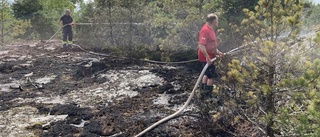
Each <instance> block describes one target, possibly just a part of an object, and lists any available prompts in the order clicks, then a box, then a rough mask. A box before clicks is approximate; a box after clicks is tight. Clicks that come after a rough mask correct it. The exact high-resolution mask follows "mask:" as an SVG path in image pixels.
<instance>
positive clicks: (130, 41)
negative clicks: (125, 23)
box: [128, 0, 133, 57]
mask: <svg viewBox="0 0 320 137" xmlns="http://www.w3.org/2000/svg"><path fill="white" fill-rule="evenodd" d="M129 1H130V2H129V5H128V8H129V12H130V13H129V22H130V26H129V35H130V36H129V37H130V38H129V44H128V45H129V51H130V57H132V56H131V55H132V48H133V47H132V46H133V45H132V23H133V19H132V14H133V13H132V7H131V6H132V5H133V4H132V0H129Z"/></svg>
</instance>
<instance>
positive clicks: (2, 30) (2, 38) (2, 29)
mask: <svg viewBox="0 0 320 137" xmlns="http://www.w3.org/2000/svg"><path fill="white" fill-rule="evenodd" d="M1 22H2V24H1V45H3V44H4V35H3V34H4V0H2V3H1Z"/></svg>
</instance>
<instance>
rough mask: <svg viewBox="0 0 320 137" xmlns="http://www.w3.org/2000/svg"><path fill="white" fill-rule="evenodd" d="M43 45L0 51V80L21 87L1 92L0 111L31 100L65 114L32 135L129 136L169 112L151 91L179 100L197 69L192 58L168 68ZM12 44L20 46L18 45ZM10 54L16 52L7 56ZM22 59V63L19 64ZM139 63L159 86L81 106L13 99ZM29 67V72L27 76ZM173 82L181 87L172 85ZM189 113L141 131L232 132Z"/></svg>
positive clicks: (93, 81)
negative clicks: (15, 82) (44, 80)
mask: <svg viewBox="0 0 320 137" xmlns="http://www.w3.org/2000/svg"><path fill="white" fill-rule="evenodd" d="M50 44H51V45H54V44H55V43H49V45H50ZM46 46H47V45H43V43H42V44H41V43H39V44H37V45H36V46H34V47H31V46H28V45H25V46H21V49H20V50H19V51H17V49H11V48H10V47H6V49H8V50H10V52H9V53H8V54H6V55H1V54H0V55H1V56H2V60H3V62H2V63H1V64H0V74H1V75H0V83H8V82H12V79H14V80H20V81H23V82H22V83H20V84H19V86H21V89H22V90H21V89H18V88H13V89H10V90H11V91H10V92H0V104H1V107H0V111H6V110H10V109H12V108H14V107H21V106H33V107H36V108H37V109H38V113H39V114H49V115H68V116H67V118H66V119H65V120H63V121H57V122H52V123H50V124H49V125H46V126H41V125H34V126H30V127H29V128H27V129H28V130H30V131H33V132H34V133H35V134H36V135H37V136H43V137H56V136H63V137H64V136H66V137H99V136H112V135H113V136H117V137H127V136H134V135H136V134H138V133H139V132H141V131H142V130H144V129H145V128H147V127H148V126H150V125H151V124H153V123H154V122H156V121H158V120H160V119H162V118H163V117H165V116H168V115H170V114H172V113H174V111H173V110H172V109H169V108H168V106H164V105H155V104H153V100H154V98H155V97H157V96H158V95H159V94H170V95H176V96H174V97H173V98H171V99H170V100H169V102H170V103H171V104H170V105H169V107H170V106H174V105H181V104H183V103H184V102H185V101H186V100H187V98H188V95H189V94H183V93H190V92H191V90H192V88H193V86H194V83H195V81H196V79H197V77H198V74H199V70H198V67H197V66H196V65H197V63H194V64H193V65H194V66H195V67H193V65H190V64H188V66H184V65H180V66H176V68H175V69H172V68H168V67H164V66H162V65H155V64H148V63H145V62H142V61H137V60H131V59H119V58H116V57H99V56H95V55H91V54H88V53H85V52H81V50H78V49H76V48H74V49H69V50H61V48H60V47H58V46H56V47H55V48H56V49H53V50H50V49H46ZM15 48H18V49H19V47H15ZM10 55H17V56H18V57H10ZM21 56H30V58H24V59H19V57H21ZM10 59H11V60H10ZM96 60H97V61H96ZM26 63H27V65H21V64H26ZM28 63H29V65H28ZM141 66H144V67H149V68H151V69H150V72H153V73H155V74H156V75H158V76H160V77H162V78H163V79H164V80H165V81H166V82H165V83H163V85H160V86H159V85H151V86H147V87H142V88H138V89H136V91H138V92H139V94H138V96H135V97H133V98H129V97H126V98H125V99H122V100H114V101H113V103H110V104H108V105H98V106H92V107H81V106H80V105H79V104H76V103H74V102H73V101H72V100H69V102H68V103H66V104H54V103H52V104H43V103H41V102H21V101H20V102H19V101H15V99H17V98H22V100H23V99H29V98H37V97H39V96H62V97H63V96H64V95H66V94H68V93H70V92H71V91H75V90H79V89H82V88H85V87H89V86H92V85H99V84H101V83H104V82H106V81H107V80H106V79H103V78H97V77H96V76H97V75H98V74H100V73H104V72H106V71H108V70H126V69H128V68H130V69H132V68H136V69H141ZM30 73H32V75H30V76H26V75H27V74H30ZM51 75H55V76H56V77H55V79H54V80H52V81H50V82H48V83H43V84H39V83H35V80H36V79H38V78H43V77H46V76H51ZM172 83H175V84H178V85H180V87H179V88H178V89H177V88H175V85H173V84H172ZM39 87H41V88H39ZM190 113H191V115H181V116H180V117H177V118H176V119H174V120H171V121H168V122H166V123H164V124H162V125H160V126H158V127H157V128H155V129H154V130H152V131H150V132H148V133H147V134H146V135H145V136H157V137H169V136H170V137H171V136H224V137H225V136H232V135H231V134H229V133H227V132H225V131H226V130H228V129H226V130H224V129H221V128H220V129H219V128H216V127H214V126H217V123H213V121H212V120H210V118H208V117H206V118H205V119H204V117H202V116H201V115H200V114H199V113H198V112H190ZM203 122H205V123H206V124H203ZM81 124H83V125H82V126H81ZM75 125H76V126H75ZM77 125H78V126H77Z"/></svg>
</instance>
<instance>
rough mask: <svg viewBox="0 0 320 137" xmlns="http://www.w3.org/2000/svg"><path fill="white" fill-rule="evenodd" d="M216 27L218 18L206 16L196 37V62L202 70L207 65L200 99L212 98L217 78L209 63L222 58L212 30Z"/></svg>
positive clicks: (214, 69) (210, 15)
mask: <svg viewBox="0 0 320 137" xmlns="http://www.w3.org/2000/svg"><path fill="white" fill-rule="evenodd" d="M217 27H218V16H217V15H216V14H208V16H207V19H206V23H205V24H204V25H203V26H202V28H201V30H200V32H199V37H198V44H199V45H198V60H199V61H200V63H201V66H202V68H203V67H204V66H205V65H206V64H207V63H208V65H209V67H208V69H207V70H206V72H205V74H204V76H203V78H202V84H201V89H202V90H203V91H204V92H202V93H201V97H202V98H204V97H212V90H213V83H214V79H215V78H218V73H217V72H216V68H215V66H214V64H213V63H212V62H211V61H210V60H211V59H213V58H215V57H219V58H220V57H222V55H223V53H222V52H220V51H219V50H218V41H217V37H216V34H215V32H214V29H215V28H217Z"/></svg>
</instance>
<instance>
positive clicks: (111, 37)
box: [108, 1, 114, 44]
mask: <svg viewBox="0 0 320 137" xmlns="http://www.w3.org/2000/svg"><path fill="white" fill-rule="evenodd" d="M112 5H113V3H112V1H109V3H108V12H109V19H108V21H109V26H110V41H111V44H114V41H113V26H112Z"/></svg>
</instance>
